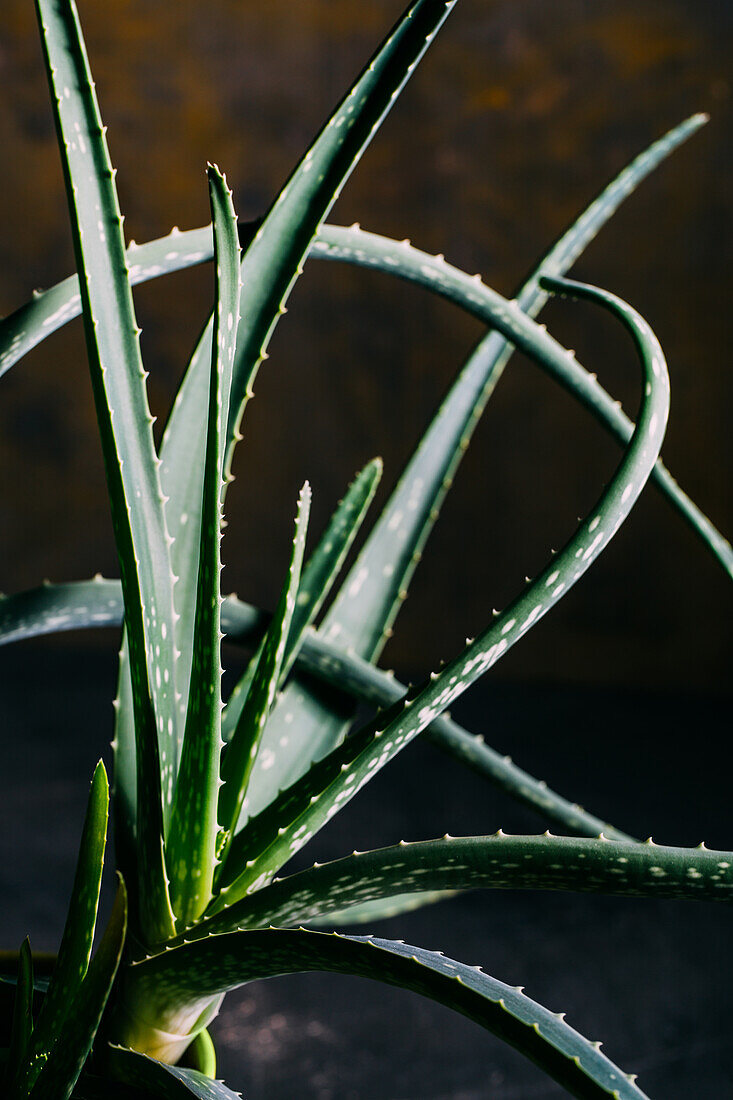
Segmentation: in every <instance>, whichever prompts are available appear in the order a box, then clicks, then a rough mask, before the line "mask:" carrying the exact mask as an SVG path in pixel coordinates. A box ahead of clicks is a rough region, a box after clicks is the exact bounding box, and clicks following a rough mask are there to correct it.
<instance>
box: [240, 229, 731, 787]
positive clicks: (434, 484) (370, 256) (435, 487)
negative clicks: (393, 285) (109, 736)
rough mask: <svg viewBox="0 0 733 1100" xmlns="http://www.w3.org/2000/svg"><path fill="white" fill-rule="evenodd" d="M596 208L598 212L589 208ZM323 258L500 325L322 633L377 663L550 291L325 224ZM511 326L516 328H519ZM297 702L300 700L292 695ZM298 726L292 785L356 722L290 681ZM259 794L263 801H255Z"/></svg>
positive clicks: (724, 561)
mask: <svg viewBox="0 0 733 1100" xmlns="http://www.w3.org/2000/svg"><path fill="white" fill-rule="evenodd" d="M591 209H592V208H591ZM316 247H317V248H320V249H321V251H322V253H323V255H324V256H327V255H329V253H331V254H332V258H334V259H341V260H345V259H349V260H351V261H352V262H354V263H360V264H363V265H366V266H374V267H379V269H380V270H388V271H389V272H390V273H391V274H393V275H397V276H400V277H402V278H405V279H408V280H409V281H411V282H413V283H418V284H420V285H422V286H424V287H425V288H426V289H429V290H433V291H434V292H436V293H438V294H440V295H441V296H443V297H445V298H448V299H449V300H451V301H453V302H455V303H456V304H458V305H460V306H462V307H463V308H464V309H466V310H468V311H469V312H470V313H472V314H473V315H474V316H476V317H478V318H479V319H480V320H483V321H485V322H486V323H488V324H489V325H491V326H492V327H494V328H495V329H497V330H498V331H496V332H492V333H491V334H490V335H489V336H488V337H486V338H485V340H484V341H483V342H482V344H480V345H479V347H478V349H477V350H476V351H475V352H474V354H473V355H472V356H471V358H470V359H469V360H468V363H467V364H466V366H465V367H464V369H463V371H462V372H461V374H460V376H459V378H458V380H457V382H456V383H455V385H454V387H453V389H452V390H451V392H450V393H449V395H448V397H447V398H446V400H445V402H444V403H443V405H442V407H441V409H440V411H439V413H438V415H437V417H436V419H435V420H434V421H433V424H432V425H431V426H430V428H429V429H428V432H427V433H426V435H425V437H424V439H423V441H422V442H421V444H420V446H419V448H418V450H417V452H416V454H415V455H414V457H413V459H412V460H411V462H410V464H409V465H408V467H407V470H406V472H405V474H404V475H403V477H402V479H401V480H400V482H399V484H398V486H397V488H396V490H395V492H394V494H393V496H392V498H391V499H390V501H389V502H388V503H387V505H386V507H385V509H384V511H383V512H382V515H381V516H380V519H379V521H378V522H377V524H376V525H375V527H374V529H373V530H372V532H371V534H370V537H369V539H368V540H367V542H366V543H365V545H364V548H363V549H362V551H361V554H360V555H359V557H358V558H357V560H356V562H355V563H354V565H353V567H352V569H351V571H350V573H349V574H348V576H347V577H346V579H345V581H344V583H343V585H342V587H341V589H340V591H339V594H338V595H337V597H336V599H335V601H334V603H333V604H332V606H331V608H330V609H329V611H328V614H327V615H326V617H325V619H324V621H323V624H322V628H321V629H322V630H323V632H324V634H325V636H326V637H327V638H333V639H338V641H339V644H340V645H341V646H343V648H345V649H354V651H355V652H357V653H358V654H359V655H361V656H364V657H366V658H367V659H369V660H370V661H374V660H376V659H377V658H378V656H379V654H380V653H381V650H382V647H383V645H384V642H385V641H386V639H387V637H388V635H389V632H390V631H391V629H392V624H393V622H394V619H395V617H396V615H397V611H398V609H399V607H400V605H401V602H402V600H403V599H404V597H405V594H406V591H407V587H408V585H409V582H410V579H411V577H412V574H413V572H414V569H415V566H416V564H417V562H418V561H419V559H420V556H421V554H422V550H423V547H424V544H425V541H426V539H427V537H428V535H429V533H430V531H431V529H432V525H433V523H434V521H435V519H436V518H437V514H438V511H439V507H440V505H441V503H442V500H443V499H444V497H445V494H446V492H447V490H448V488H449V487H450V485H451V483H452V479H453V476H454V474H455V471H456V469H457V467H458V464H459V462H460V460H461V458H462V456H463V453H464V451H465V449H466V448H467V447H468V443H469V441H470V438H471V434H472V431H473V428H474V427H475V425H476V423H477V422H478V418H479V416H480V414H481V412H482V410H483V408H484V406H485V403H486V401H487V400H488V398H489V396H490V394H491V392H493V388H494V386H495V385H496V383H497V382H498V380H499V377H500V375H501V372H502V371H503V368H504V366H505V364H506V362H507V361H508V358H509V356H510V354H511V349H510V348H509V347H508V343H507V341H513V342H514V343H516V344H517V345H518V346H520V347H523V348H524V350H525V351H527V350H528V348H527V345H526V344H525V343H524V340H525V339H526V337H527V335H528V332H529V328H528V325H527V323H526V322H527V317H526V316H525V312H523V311H526V314H527V316H529V315H531V314H532V313H536V312H537V311H538V310H539V308H540V307H541V305H542V304H543V303H544V301H545V297H546V294H545V292H544V291H543V290H542V289H541V287H540V288H538V289H536V290H535V282H536V281H537V280H534V281H532V280H530V283H528V284H527V287H528V289H527V291H526V293H524V292H522V293H520V295H519V297H518V299H517V301H516V302H508V301H506V300H505V299H501V300H500V299H499V297H497V296H495V292H494V291H491V290H489V289H488V288H487V287H485V286H484V284H482V283H481V280H480V278H479V277H478V276H476V277H474V278H470V277H469V276H467V275H465V274H464V273H461V274H460V275H457V271H456V269H455V268H453V267H452V266H451V265H449V264H447V263H445V261H444V260H443V257H442V256H437V257H434V256H428V255H427V254H425V253H423V252H420V251H419V250H417V249H414V248H412V247H410V246H408V245H407V244H406V243H404V242H402V243H397V242H394V241H389V242H388V241H387V240H386V239H383V238H382V239H381V240H380V241H379V243H377V239H376V236H375V235H374V234H370V233H366V232H364V231H362V230H359V229H355V228H354V227H350V228H348V229H347V228H344V229H338V228H337V227H335V226H327V227H324V230H323V232H322V234H321V236H320V238H319V241H318V242H317V244H316ZM557 248H558V251H557V253H556V252H555V251H554V250H553V252H551V253H550V256H549V257H548V259H547V260H546V261H545V262H544V263H543V265H541V267H540V269H539V272H538V277H541V275H542V272H543V271H544V270H547V271H548V272H554V271H555V270H556V269H558V268H559V269H561V270H562V268H563V266H564V262H563V261H570V260H571V259H573V258H574V256H575V252H574V251H572V250H570V247H569V245H568V246H567V247H565V248H561V247H560V246H557ZM512 328H514V331H512ZM538 362H539V363H540V366H541V367H542V368H543V369H545V370H546V371H548V372H549V373H550V374H551V376H552V377H554V378H555V380H556V381H559V382H560V384H561V385H563V386H564V387H565V388H566V389H568V390H569V392H570V393H571V394H572V395H573V396H575V397H576V398H579V399H580V400H581V401H582V403H583V404H584V405H586V407H588V408H589V409H590V411H591V412H592V413H593V414H594V415H595V416H596V417H597V419H598V420H600V422H601V423H602V424H604V426H605V427H607V428H608V429H610V431H611V432H612V433H613V434H614V435H615V436H616V438H617V439H619V441H621V442H626V441H627V440H628V439H629V438H630V436H631V432H632V431H633V425H632V423H631V421H630V420H629V418H628V417H627V416H626V415H625V414H624V413H623V412H622V411H621V409H620V407H619V406H618V404H617V403H616V402H614V401H613V400H612V398H611V397H610V396H609V395H608V394H607V393H606V392H605V390H603V388H602V387H601V386H600V385H598V383H597V381H596V379H595V377H594V376H592V375H590V374H588V373H587V372H586V371H585V370H584V369H583V367H582V366H581V365H580V364H579V363H578V362H577V361H576V360H575V359H574V358H573V357H572V356H569V357H567V358H566V361H565V362H564V363H561V364H559V369H556V366H555V365H554V364H553V363H552V361H551V360H543V361H538ZM653 478H654V480H655V481H656V483H657V485H658V486H659V487H661V488H662V489H663V490H664V491H665V493H666V494H667V495H668V497H669V498H670V500H671V501H672V502H673V503H674V504H675V506H676V507H677V509H678V511H679V512H680V514H681V515H682V516H683V517H684V518H685V519H686V520H687V521H688V523H689V524H690V525H691V526H692V527H693V529H694V530H695V531H696V532H697V534H698V535H699V536H700V537H701V538H702V539H703V541H704V542H706V544H707V545H708V546H709V548H710V549H711V550H712V552H713V553H714V554H715V556H716V557H717V559H718V561H719V562H720V564H721V565H722V566H723V567H724V568H725V570H726V572H727V573H728V575H729V576H733V550H732V549H731V546H730V544H729V543H728V542H727V541H726V540H725V539H724V538H723V537H722V535H720V533H719V532H718V531H717V530H716V529H715V528H714V527H713V526H712V524H710V522H709V521H708V520H707V519H706V518H705V516H703V515H702V513H701V512H700V511H699V510H698V509H697V507H696V506H695V505H694V504H693V503H692V501H690V499H689V497H687V496H686V494H685V493H684V492H683V491H682V490H681V489H680V488H679V486H678V485H677V484H676V482H675V481H674V480H673V478H672V477H671V475H670V474H669V472H668V471H667V470H666V468H665V467H664V466H663V465H662V464H661V463H660V462H658V463H657V464H656V466H655V469H654V471H653ZM296 695H297V697H298V702H297V706H296V705H294V699H295V696H296ZM286 723H287V724H288V725H289V726H292V727H293V728H294V729H295V730H296V731H297V743H296V744H294V745H293V746H292V752H291V756H290V768H289V771H288V772H287V773H286V774H285V775H284V776H283V778H285V779H289V780H290V781H292V780H293V779H295V778H297V776H298V775H299V774H301V773H302V771H303V770H304V768H305V767H306V765H307V763H308V761H310V760H313V759H319V758H320V757H321V756H323V755H324V753H325V752H327V751H328V750H329V749H330V748H331V747H332V746H333V745H334V744H337V743H338V741H339V740H340V738H341V737H342V736H343V735H344V733H345V732H346V729H347V728H348V725H349V721H348V718H347V719H346V720H345V719H344V717H343V715H335V716H334V715H333V714H332V713H331V712H330V711H329V708H328V707H327V706H326V705H324V704H323V703H322V702H321V701H320V700H319V699H318V698H317V697H315V696H313V694H312V693H309V692H308V690H307V688H305V687H304V685H302V684H300V683H298V684H293V685H291V686H290V687H289V688H287V689H286V690H285V692H284V693H283V696H282V699H281V700H280V703H279V706H278V708H277V709H276V711H275V713H274V714H273V720H272V733H271V735H272V737H273V739H274V740H276V739H277V737H278V736H279V735H281V734H282V732H283V730H284V726H285V724H286ZM256 779H257V782H258V787H259V786H261V788H262V790H261V793H260V791H259V790H258V789H253V808H254V807H259V808H262V807H263V806H264V805H266V804H267V803H268V801H269V800H271V798H272V796H273V794H274V791H273V790H272V787H271V784H270V783H269V782H268V777H267V776H259V775H258V776H257V777H256ZM255 794H256V795H257V798H256V799H255V797H254V796H255Z"/></svg>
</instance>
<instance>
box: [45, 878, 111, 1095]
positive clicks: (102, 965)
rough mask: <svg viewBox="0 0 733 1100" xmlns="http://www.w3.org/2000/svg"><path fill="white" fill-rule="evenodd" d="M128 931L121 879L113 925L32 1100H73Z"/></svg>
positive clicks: (75, 1002)
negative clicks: (74, 1090)
mask: <svg viewBox="0 0 733 1100" xmlns="http://www.w3.org/2000/svg"><path fill="white" fill-rule="evenodd" d="M126 930H127V894H126V891H125V884H124V882H123V880H122V879H121V878H120V879H119V883H118V888H117V896H116V898H115V903H114V907H113V909H112V914H111V916H110V919H109V922H108V924H107V927H106V929H105V932H104V936H103V937H102V941H101V943H100V944H99V947H98V948H97V950H96V953H95V955H94V958H93V959H92V961H91V963H90V964H89V969H88V970H87V972H86V974H85V976H84V980H83V981H82V983H81V986H80V988H79V991H78V993H77V995H76V997H75V999H74V1004H73V1011H71V1012H69V1013H68V1014H67V1015H66V1017H65V1018H64V1021H63V1023H62V1025H61V1027H60V1029H59V1032H58V1034H57V1035H56V1042H55V1044H54V1046H53V1049H52V1051H51V1054H50V1055H49V1057H48V1059H47V1061H46V1062H45V1063H44V1064H43V1067H42V1068H41V1071H40V1073H39V1075H38V1077H37V1079H36V1082H35V1084H34V1086H33V1088H32V1089H31V1091H30V1093H29V1100H69V1097H70V1096H71V1094H72V1091H73V1089H74V1086H75V1084H76V1082H77V1080H78V1078H79V1075H80V1073H81V1071H82V1068H83V1066H84V1063H85V1062H86V1059H87V1057H88V1055H89V1052H90V1050H91V1049H92V1043H93V1042H94V1039H95V1036H96V1034H97V1029H98V1028H99V1024H100V1022H101V1019H102V1013H103V1011H104V1008H105V1006H106V1004H107V999H108V997H109V994H110V991H111V989H112V984H113V982H114V979H115V976H116V974H117V968H118V966H119V964H120V959H121V957H122V948H123V945H124V942H125V932H126Z"/></svg>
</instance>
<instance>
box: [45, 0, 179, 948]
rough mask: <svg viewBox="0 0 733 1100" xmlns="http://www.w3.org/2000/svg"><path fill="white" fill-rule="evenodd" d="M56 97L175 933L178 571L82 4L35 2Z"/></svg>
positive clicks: (146, 825) (151, 892)
mask: <svg viewBox="0 0 733 1100" xmlns="http://www.w3.org/2000/svg"><path fill="white" fill-rule="evenodd" d="M36 8H37V12H38V18H39V24H40V27H41V37H42V42H43V49H44V57H45V62H46V69H47V72H48V77H49V83H50V85H51V90H52V100H53V105H54V113H55V119H56V127H57V131H58V137H59V147H60V150H61V160H62V166H63V170H64V178H65V181H66V189H67V194H68V200H69V211H70V215H71V223H72V234H73V240H74V251H75V254H76V262H77V269H78V271H79V272H80V276H81V277H80V288H81V289H80V293H81V301H82V308H83V315H84V328H85V334H86V338H87V349H88V355H89V365H90V371H91V378H92V390H93V394H94V401H95V406H96V410H97V419H98V422H99V428H100V435H101V440H102V453H103V457H104V466H105V473H106V477H107V484H108V490H109V497H110V503H111V508H112V522H113V527H114V531H115V541H116V544H117V552H118V555H119V559H120V570H121V576H122V589H123V593H124V599H125V625H126V628H127V634H128V639H129V643H130V657H131V660H130V667H131V674H132V685H133V691H132V695H133V703H134V710H135V734H136V738H137V742H138V775H137V784H138V789H139V790H140V791H141V792H144V797H141V798H140V799H139V800H138V811H139V820H138V836H139V840H140V845H139V849H140V855H141V860H140V868H141V873H142V874H143V875H144V878H145V888H144V889H141V890H140V896H141V898H142V899H144V910H145V911H144V914H143V919H144V921H145V923H146V924H147V926H148V928H149V930H150V932H151V934H152V936H153V938H154V939H155V938H157V937H158V936H159V935H160V934H161V933H162V934H163V935H165V934H168V933H169V932H170V931H171V928H172V923H171V920H170V911H169V904H168V898H167V892H166V879H165V868H164V866H163V863H162V837H163V817H164V807H163V803H164V802H165V803H166V804H167V805H170V801H171V799H172V793H173V778H174V775H175V772H176V760H177V736H176V724H177V714H176V705H175V647H174V635H173V625H174V609H173V573H172V571H171V567H170V560H169V556H168V533H167V530H166V524H165V515H164V511H163V498H162V493H161V488H160V481H159V477H158V458H157V455H156V452H155V446H154V443H153V432H152V422H153V418H152V416H151V415H150V409H149V407H148V401H147V394H146V389H145V373H144V370H143V366H142V360H141V357H140V341H139V331H140V330H139V329H138V326H137V322H136V320H135V312H134V308H133V303H132V293H131V290H130V285H129V280H128V277H127V267H126V260H125V247H124V240H123V235H122V219H121V216H120V210H119V204H118V201H117V193H116V189H115V185H114V173H113V170H112V166H111V163H110V160H109V154H108V152H107V144H106V140H105V136H104V128H103V127H102V124H101V119H100V115H99V108H98V105H97V101H96V96H95V93H94V86H93V84H92V79H91V75H90V72H89V65H88V62H87V57H86V50H85V47H84V42H83V39H82V35H81V28H80V26H79V20H78V16H77V12H76V7H75V5H74V4H73V0H37V3H36Z"/></svg>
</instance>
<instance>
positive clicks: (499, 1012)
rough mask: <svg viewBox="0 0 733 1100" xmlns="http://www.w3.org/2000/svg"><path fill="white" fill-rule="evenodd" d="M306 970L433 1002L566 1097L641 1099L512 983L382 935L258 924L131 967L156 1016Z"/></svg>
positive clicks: (628, 1079)
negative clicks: (351, 977)
mask: <svg viewBox="0 0 733 1100" xmlns="http://www.w3.org/2000/svg"><path fill="white" fill-rule="evenodd" d="M314 970H325V971H331V972H335V973H343V974H356V975H361V976H363V977H367V978H373V979H376V980H377V981H382V982H385V983H387V984H389V985H395V986H399V987H400V988H402V989H409V990H412V991H413V992H416V993H420V994H421V995H423V996H426V997H429V998H430V999H432V1000H435V1001H438V1002H439V1003H441V1004H444V1005H446V1006H447V1007H449V1008H452V1009H454V1010H455V1011H457V1012H460V1013H462V1014H463V1015H465V1016H468V1018H469V1019H471V1020H474V1021H475V1022H476V1023H478V1024H481V1025H482V1026H483V1027H484V1028H486V1029H487V1030H488V1031H490V1032H492V1033H493V1034H495V1035H497V1036H498V1037H499V1038H500V1039H502V1040H504V1041H505V1042H508V1043H510V1044H511V1045H512V1046H513V1047H515V1048H516V1049H517V1050H519V1051H521V1052H522V1053H523V1054H524V1055H526V1056H527V1057H529V1058H531V1059H532V1061H533V1062H535V1063H536V1064H537V1065H538V1066H539V1067H540V1069H542V1070H544V1072H545V1073H547V1074H549V1075H550V1076H551V1077H553V1078H554V1079H555V1080H556V1081H558V1082H559V1083H560V1084H561V1085H562V1086H563V1087H564V1088H566V1089H568V1091H569V1092H570V1093H571V1095H573V1096H576V1097H582V1098H584V1100H599V1098H604V1100H608V1097H615V1098H616V1100H643V1098H644V1093H643V1092H641V1090H640V1089H639V1088H638V1086H637V1085H636V1084H635V1083H634V1078H633V1077H632V1076H630V1075H627V1074H625V1073H623V1072H622V1071H621V1070H620V1069H618V1067H617V1066H615V1065H614V1064H613V1062H611V1061H610V1059H608V1058H607V1057H606V1056H605V1055H604V1054H603V1053H602V1051H601V1049H600V1043H592V1042H589V1041H588V1040H587V1039H585V1038H584V1037H583V1036H582V1035H580V1034H579V1032H577V1031H575V1030H574V1028H571V1027H570V1025H569V1024H567V1023H566V1022H565V1017H564V1014H563V1013H557V1014H556V1013H554V1012H550V1011H548V1010H547V1009H546V1008H543V1007H542V1006H541V1005H539V1004H537V1002H536V1001H532V1000H531V999H530V998H529V997H527V996H526V994H525V993H524V991H523V990H522V989H521V987H517V988H515V987H513V986H509V985H505V984H504V983H503V982H499V981H497V980H496V979H495V978H492V977H490V976H489V975H488V974H485V973H484V972H483V971H482V970H481V969H480V967H474V966H466V965H464V964H463V963H459V962H455V961H453V960H452V959H447V958H445V956H443V955H440V954H438V953H436V952H432V951H425V950H424V949H423V948H420V947H410V946H408V945H407V944H403V943H396V942H394V941H391V940H381V939H375V938H373V937H357V936H353V937H352V936H341V935H338V934H336V933H332V934H330V935H329V934H325V933H323V932H306V931H304V930H298V931H294V930H285V929H267V930H262V931H257V932H235V933H230V934H227V935H223V936H212V937H210V938H209V939H207V940H200V941H197V942H195V943H191V944H184V945H183V946H181V947H176V948H173V949H172V950H171V951H168V952H167V953H166V954H165V955H158V956H156V957H154V958H152V959H148V960H146V961H145V962H141V963H139V964H138V965H136V966H135V967H133V971H134V973H135V977H136V980H137V983H138V985H139V987H140V991H141V995H142V996H146V997H150V998H151V999H152V1002H153V1003H157V1004H158V1005H159V1006H160V1011H161V1013H163V1014H164V1013H165V1011H166V1007H167V1005H168V1004H170V1003H173V1002H175V1001H177V1000H180V999H183V998H190V999H191V1000H193V999H195V998H202V999H203V998H205V997H207V996H210V995H211V993H212V992H216V991H223V990H225V989H234V988H236V987H237V986H240V985H243V984H245V983H246V982H249V981H253V980H255V979H257V978H265V977H274V976H275V975H279V974H292V973H299V972H307V971H314Z"/></svg>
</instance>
